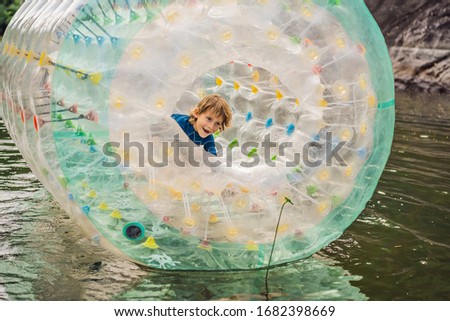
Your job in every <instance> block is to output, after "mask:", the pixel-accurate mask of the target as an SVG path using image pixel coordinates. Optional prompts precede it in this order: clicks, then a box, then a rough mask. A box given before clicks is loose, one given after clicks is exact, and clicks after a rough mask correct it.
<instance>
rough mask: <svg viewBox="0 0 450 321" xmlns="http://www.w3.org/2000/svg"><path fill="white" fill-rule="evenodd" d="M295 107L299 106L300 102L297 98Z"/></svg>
mask: <svg viewBox="0 0 450 321" xmlns="http://www.w3.org/2000/svg"><path fill="white" fill-rule="evenodd" d="M295 105H296V106H299V105H300V100H299V99H298V98H295Z"/></svg>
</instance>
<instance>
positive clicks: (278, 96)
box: [275, 89, 283, 100]
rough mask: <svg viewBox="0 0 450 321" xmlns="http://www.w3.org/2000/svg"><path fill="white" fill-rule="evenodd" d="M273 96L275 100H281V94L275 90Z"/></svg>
mask: <svg viewBox="0 0 450 321" xmlns="http://www.w3.org/2000/svg"><path fill="white" fill-rule="evenodd" d="M275 96H276V97H277V100H281V99H282V98H283V93H282V92H281V91H279V90H278V89H277V90H275Z"/></svg>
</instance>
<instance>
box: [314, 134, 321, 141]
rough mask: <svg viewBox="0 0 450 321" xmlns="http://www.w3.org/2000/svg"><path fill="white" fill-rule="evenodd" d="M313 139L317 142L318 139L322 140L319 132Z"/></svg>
mask: <svg viewBox="0 0 450 321" xmlns="http://www.w3.org/2000/svg"><path fill="white" fill-rule="evenodd" d="M313 140H314V141H315V142H318V141H319V140H320V135H319V134H317V135H315V136H314V137H313Z"/></svg>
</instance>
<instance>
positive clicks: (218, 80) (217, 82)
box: [216, 77, 223, 87]
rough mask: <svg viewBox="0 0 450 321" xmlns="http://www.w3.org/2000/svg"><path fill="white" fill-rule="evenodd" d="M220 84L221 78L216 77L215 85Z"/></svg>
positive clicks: (221, 82)
mask: <svg viewBox="0 0 450 321" xmlns="http://www.w3.org/2000/svg"><path fill="white" fill-rule="evenodd" d="M222 84H223V80H222V79H221V78H220V77H216V85H217V86H219V87H220V86H222Z"/></svg>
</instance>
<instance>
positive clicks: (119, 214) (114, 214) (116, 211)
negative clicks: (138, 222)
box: [111, 210, 122, 220]
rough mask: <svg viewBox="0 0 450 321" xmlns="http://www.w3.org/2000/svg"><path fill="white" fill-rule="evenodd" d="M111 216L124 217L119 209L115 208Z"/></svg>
mask: <svg viewBox="0 0 450 321" xmlns="http://www.w3.org/2000/svg"><path fill="white" fill-rule="evenodd" d="M111 217H112V218H116V219H118V220H119V219H121V218H122V214H121V213H120V211H119V210H114V211H112V213H111Z"/></svg>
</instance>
